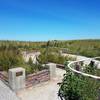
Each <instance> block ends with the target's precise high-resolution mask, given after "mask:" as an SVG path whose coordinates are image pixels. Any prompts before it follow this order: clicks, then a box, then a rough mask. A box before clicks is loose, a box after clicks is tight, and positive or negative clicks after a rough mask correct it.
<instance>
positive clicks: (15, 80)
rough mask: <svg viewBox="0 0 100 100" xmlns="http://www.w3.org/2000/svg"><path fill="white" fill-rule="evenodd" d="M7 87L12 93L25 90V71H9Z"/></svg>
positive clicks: (19, 69) (21, 69)
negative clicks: (8, 86)
mask: <svg viewBox="0 0 100 100" xmlns="http://www.w3.org/2000/svg"><path fill="white" fill-rule="evenodd" d="M9 85H10V88H11V89H12V90H13V91H17V90H19V89H24V88H25V69H24V68H21V67H19V68H13V69H9Z"/></svg>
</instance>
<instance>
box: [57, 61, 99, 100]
mask: <svg viewBox="0 0 100 100" xmlns="http://www.w3.org/2000/svg"><path fill="white" fill-rule="evenodd" d="M84 71H85V72H86V73H87V72H88V73H90V74H94V73H96V72H97V69H96V68H95V66H94V64H93V62H91V63H90V65H89V66H87V67H86V69H85V70H84ZM99 71H100V70H99ZM99 74H100V72H99ZM99 88H100V83H99V81H98V80H95V79H92V78H89V77H86V76H82V75H78V74H76V73H73V72H71V71H70V70H69V69H68V68H67V67H66V74H65V75H64V79H63V82H62V83H61V85H60V89H59V93H58V95H59V96H60V97H61V98H62V99H61V100H97V99H98V95H99V92H98V90H99Z"/></svg>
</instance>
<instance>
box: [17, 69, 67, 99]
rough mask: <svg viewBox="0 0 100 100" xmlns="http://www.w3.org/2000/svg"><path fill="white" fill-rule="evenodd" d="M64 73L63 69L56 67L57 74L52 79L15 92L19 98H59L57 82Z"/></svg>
mask: <svg viewBox="0 0 100 100" xmlns="http://www.w3.org/2000/svg"><path fill="white" fill-rule="evenodd" d="M64 73H65V71H64V70H62V69H58V68H57V69H56V74H57V75H56V77H55V78H54V79H53V80H50V81H48V82H45V83H41V84H39V85H36V86H34V87H32V88H30V89H25V90H22V91H19V92H18V93H17V94H18V96H19V97H20V98H21V100H59V99H58V96H57V92H58V90H59V86H58V85H57V83H58V82H61V81H62V78H63V74H64Z"/></svg>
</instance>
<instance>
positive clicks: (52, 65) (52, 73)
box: [47, 63, 56, 79]
mask: <svg viewBox="0 0 100 100" xmlns="http://www.w3.org/2000/svg"><path fill="white" fill-rule="evenodd" d="M47 66H49V71H50V79H53V78H55V77H56V64H55V63H48V64H47Z"/></svg>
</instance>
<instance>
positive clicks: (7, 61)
mask: <svg viewBox="0 0 100 100" xmlns="http://www.w3.org/2000/svg"><path fill="white" fill-rule="evenodd" d="M15 67H23V68H25V69H26V74H30V73H33V72H36V71H39V70H42V69H43V67H42V66H41V64H33V61H32V59H31V58H30V59H29V61H28V62H27V63H26V62H25V61H24V59H23V56H22V53H21V50H20V49H19V48H18V47H15V46H13V45H9V46H1V47H0V70H2V71H8V70H9V69H10V68H15Z"/></svg>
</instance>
